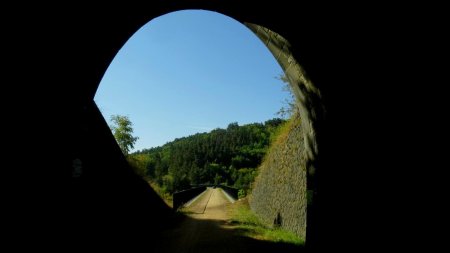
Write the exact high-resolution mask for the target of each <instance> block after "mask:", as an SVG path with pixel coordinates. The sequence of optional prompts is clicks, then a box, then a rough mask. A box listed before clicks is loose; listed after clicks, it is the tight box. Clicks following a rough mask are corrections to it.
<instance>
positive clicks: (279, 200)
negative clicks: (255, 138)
mask: <svg viewBox="0 0 450 253" xmlns="http://www.w3.org/2000/svg"><path fill="white" fill-rule="evenodd" d="M306 160H307V159H306V154H305V144H304V134H303V131H302V127H301V124H300V118H299V117H298V116H296V117H294V119H293V122H291V123H290V126H289V132H288V134H284V135H283V134H281V135H280V136H279V138H278V139H277V140H276V141H275V144H274V145H273V146H272V148H271V150H270V151H269V153H268V155H267V156H266V157H265V160H264V162H263V163H262V165H261V166H260V168H259V175H258V177H257V178H256V180H255V183H254V186H253V191H252V195H251V196H250V199H249V202H250V207H251V209H252V210H253V212H255V213H256V214H257V215H258V216H260V218H261V219H262V220H263V222H264V223H266V224H267V225H270V226H277V225H278V226H281V227H282V228H284V229H286V230H288V231H291V232H294V233H295V234H297V235H298V236H299V237H301V238H305V234H306V205H307V198H306V169H305V167H306Z"/></svg>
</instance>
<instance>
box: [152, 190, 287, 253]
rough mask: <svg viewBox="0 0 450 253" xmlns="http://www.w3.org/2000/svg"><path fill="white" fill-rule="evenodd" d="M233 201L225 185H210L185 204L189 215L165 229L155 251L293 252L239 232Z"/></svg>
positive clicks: (180, 252) (177, 252)
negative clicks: (232, 219) (232, 214)
mask: <svg viewBox="0 0 450 253" xmlns="http://www.w3.org/2000/svg"><path fill="white" fill-rule="evenodd" d="M230 205H231V203H230V201H229V200H228V199H227V198H226V197H225V196H224V193H223V192H222V190H221V189H217V188H216V189H213V188H208V189H207V190H206V192H204V193H203V194H202V196H201V197H199V198H198V199H197V200H195V201H194V202H193V203H192V204H190V205H189V206H188V207H186V208H185V210H186V213H188V217H187V218H186V219H184V220H183V221H182V222H181V224H180V225H179V226H178V227H177V228H174V229H171V230H167V231H165V232H164V234H163V238H161V240H160V242H159V244H158V245H154V246H155V247H153V250H154V252H174V253H175V252H176V253H182V252H188V253H191V252H192V253H194V252H195V253H198V252H208V253H210V252H287V251H289V252H293V251H290V250H287V251H286V248H285V247H282V248H280V247H278V246H279V245H275V244H273V243H267V242H263V241H258V240H255V239H251V238H248V237H243V236H241V235H239V233H237V231H235V229H234V227H233V226H232V225H230V223H229V219H230V215H229V213H228V209H229V206H230ZM280 250H281V251H280Z"/></svg>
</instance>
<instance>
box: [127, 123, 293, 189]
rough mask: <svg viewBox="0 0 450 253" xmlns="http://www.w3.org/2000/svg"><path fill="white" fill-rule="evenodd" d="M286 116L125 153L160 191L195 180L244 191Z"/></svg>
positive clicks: (179, 186)
mask: <svg viewBox="0 0 450 253" xmlns="http://www.w3.org/2000/svg"><path fill="white" fill-rule="evenodd" d="M285 122H286V120H283V119H279V118H275V119H271V120H268V121H266V122H264V124H262V123H252V124H247V125H242V126H239V125H238V124H237V123H231V124H229V125H228V127H227V128H226V129H220V128H217V129H215V130H212V131H211V132H209V133H198V134H195V135H191V136H188V137H183V138H177V139H175V140H174V141H172V142H169V143H167V144H165V145H163V146H161V147H156V148H150V149H143V150H141V151H138V152H135V153H133V154H132V155H130V156H129V158H128V160H129V161H130V164H131V165H132V166H133V167H134V169H135V171H137V173H138V174H140V175H141V176H143V177H146V178H147V179H149V180H151V181H153V182H154V183H156V184H157V185H158V186H159V187H160V190H161V191H162V192H164V193H173V192H175V191H180V190H183V189H187V188H190V187H191V186H192V185H198V184H226V185H229V186H233V187H236V188H239V189H241V193H242V194H244V195H245V193H246V192H247V191H248V189H249V188H250V184H251V183H252V182H253V180H254V178H255V176H256V174H257V170H256V168H257V167H258V166H259V165H260V164H261V161H262V159H263V157H264V156H265V154H266V152H267V150H268V148H269V145H270V143H271V141H272V140H273V139H274V136H275V135H276V133H277V131H278V129H279V128H280V126H281V125H283V124H284V123H285Z"/></svg>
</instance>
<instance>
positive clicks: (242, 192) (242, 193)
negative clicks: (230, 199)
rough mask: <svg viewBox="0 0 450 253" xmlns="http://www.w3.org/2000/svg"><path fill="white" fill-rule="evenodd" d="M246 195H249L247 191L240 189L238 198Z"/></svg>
mask: <svg viewBox="0 0 450 253" xmlns="http://www.w3.org/2000/svg"><path fill="white" fill-rule="evenodd" d="M246 195H247V194H246V192H245V190H244V189H239V191H238V198H240V199H242V198H244V197H245V196H246Z"/></svg>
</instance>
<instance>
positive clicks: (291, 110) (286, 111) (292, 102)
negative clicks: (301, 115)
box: [277, 73, 298, 119]
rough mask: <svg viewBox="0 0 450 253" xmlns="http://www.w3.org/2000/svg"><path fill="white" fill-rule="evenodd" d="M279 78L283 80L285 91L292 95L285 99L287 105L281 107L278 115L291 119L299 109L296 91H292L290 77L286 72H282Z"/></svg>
mask: <svg viewBox="0 0 450 253" xmlns="http://www.w3.org/2000/svg"><path fill="white" fill-rule="evenodd" d="M277 79H278V80H280V81H282V82H283V91H286V92H289V95H290V96H289V98H287V99H285V101H284V104H285V105H286V106H283V107H281V109H280V110H279V111H278V112H277V115H279V116H280V117H282V118H284V119H289V118H291V116H292V115H294V114H295V113H296V112H297V111H298V107H297V105H296V99H295V96H294V92H293V91H292V87H291V82H290V79H289V77H288V76H286V74H284V73H283V74H280V76H279V77H277Z"/></svg>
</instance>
